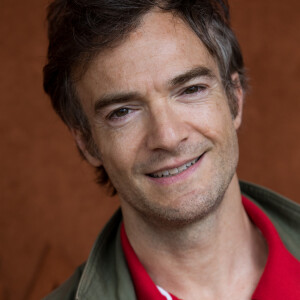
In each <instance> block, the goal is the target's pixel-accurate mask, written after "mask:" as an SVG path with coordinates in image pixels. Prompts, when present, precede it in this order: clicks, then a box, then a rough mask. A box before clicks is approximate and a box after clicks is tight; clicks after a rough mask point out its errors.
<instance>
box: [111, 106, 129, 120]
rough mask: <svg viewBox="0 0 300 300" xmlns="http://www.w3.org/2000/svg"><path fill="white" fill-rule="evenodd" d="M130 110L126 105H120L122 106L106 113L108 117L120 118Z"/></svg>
mask: <svg viewBox="0 0 300 300" xmlns="http://www.w3.org/2000/svg"><path fill="white" fill-rule="evenodd" d="M130 112H131V109H129V108H127V107H122V108H119V109H116V110H115V111H113V112H112V113H110V114H109V115H108V119H118V118H122V117H125V116H126V115H128V114H129V113H130Z"/></svg>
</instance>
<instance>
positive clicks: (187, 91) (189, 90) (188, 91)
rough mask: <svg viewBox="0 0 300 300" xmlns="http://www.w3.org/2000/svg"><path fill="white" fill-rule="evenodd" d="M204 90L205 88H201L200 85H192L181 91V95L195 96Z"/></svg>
mask: <svg viewBox="0 0 300 300" xmlns="http://www.w3.org/2000/svg"><path fill="white" fill-rule="evenodd" d="M205 89H206V87H205V86H202V85H192V86H190V87H188V88H186V89H185V90H184V91H183V94H185V95H191V94H196V93H199V92H202V91H205Z"/></svg>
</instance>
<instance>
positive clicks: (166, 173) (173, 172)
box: [147, 155, 202, 178]
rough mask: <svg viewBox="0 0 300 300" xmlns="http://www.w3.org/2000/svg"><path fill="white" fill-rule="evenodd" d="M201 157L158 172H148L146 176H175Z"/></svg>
mask: <svg viewBox="0 0 300 300" xmlns="http://www.w3.org/2000/svg"><path fill="white" fill-rule="evenodd" d="M201 157H202V155H201V156H199V157H197V158H195V159H193V160H191V161H189V162H187V163H185V164H183V165H181V166H179V167H177V168H173V169H168V170H163V171H160V172H156V173H150V174H147V175H148V176H150V177H152V178H163V177H172V176H176V175H178V174H180V173H182V172H184V171H185V170H187V169H189V168H190V167H191V166H192V165H194V164H195V163H197V161H198V160H199V159H200V158H201Z"/></svg>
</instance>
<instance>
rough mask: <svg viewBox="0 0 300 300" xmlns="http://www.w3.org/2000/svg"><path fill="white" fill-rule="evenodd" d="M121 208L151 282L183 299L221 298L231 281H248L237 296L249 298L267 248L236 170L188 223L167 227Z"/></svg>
mask: <svg viewBox="0 0 300 300" xmlns="http://www.w3.org/2000/svg"><path fill="white" fill-rule="evenodd" d="M123 214H124V224H125V228H126V232H127V236H128V239H129V241H130V243H131V245H132V247H133V249H134V250H135V252H136V254H137V256H138V258H139V259H140V261H141V263H142V264H143V266H144V267H145V269H146V270H147V272H148V274H149V275H150V277H151V278H152V280H153V281H154V282H155V284H157V285H159V286H161V287H163V288H164V289H165V290H168V291H169V292H171V293H173V294H175V295H177V296H178V297H180V298H184V299H199V298H201V299H221V298H222V299H223V298H224V293H226V297H228V293H229V292H228V291H229V287H230V286H232V290H233V291H234V292H235V293H236V292H237V286H240V287H245V286H247V288H245V289H242V290H241V291H239V295H238V297H240V296H241V295H242V294H243V295H246V297H248V298H250V296H251V294H252V292H253V291H254V289H255V286H256V285H257V282H258V280H259V278H260V276H261V273H262V271H263V268H264V265H265V262H266V257H267V248H266V243H265V241H264V239H263V237H262V236H261V234H260V232H259V231H258V230H257V229H256V227H255V226H254V225H253V224H252V223H251V221H250V220H249V218H248V216H247V214H246V212H245V210H244V207H243V205H242V202H241V194H240V189H239V185H238V180H237V177H236V176H234V178H233V180H232V182H231V183H230V185H229V187H228V189H227V191H226V193H225V196H224V198H223V200H222V202H221V203H220V205H219V206H218V208H217V209H215V210H214V211H213V212H212V213H211V214H209V215H208V216H206V217H205V218H202V219H201V220H199V221H197V222H194V223H192V224H188V225H186V226H182V227H177V228H173V229H172V230H171V229H170V228H168V229H166V228H164V227H158V226H153V225H152V224H150V223H148V222H147V221H145V220H144V219H143V218H139V217H136V216H130V215H129V214H128V213H127V211H126V213H124V212H123ZM262 254H263V255H262ZM182 278H185V280H184V281H183V280H182ZM243 280H244V282H243ZM245 282H247V284H246V285H245V284H243V283H245ZM193 295H195V296H194V297H193ZM199 296H201V297H199ZM238 297H237V299H241V298H238ZM234 298H235V296H234V295H231V298H230V299H234Z"/></svg>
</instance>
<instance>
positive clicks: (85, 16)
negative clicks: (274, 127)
mask: <svg viewBox="0 0 300 300" xmlns="http://www.w3.org/2000/svg"><path fill="white" fill-rule="evenodd" d="M155 7H156V8H160V9H161V10H163V11H166V12H172V13H173V14H174V15H176V16H179V17H180V18H181V19H183V20H184V21H185V22H186V23H187V24H188V25H189V26H190V28H191V29H192V30H193V31H194V32H195V33H196V34H197V36H198V37H199V38H200V39H201V41H202V42H203V43H204V45H205V46H206V48H207V49H208V51H209V53H210V54H211V55H212V56H213V57H214V58H215V60H216V61H217V63H218V67H219V71H220V75H221V78H222V81H223V85H224V89H225V91H226V94H227V97H228V100H229V106H230V109H231V113H232V115H233V117H234V116H236V113H237V101H236V98H235V97H234V89H235V87H236V84H237V82H232V79H231V75H232V74H233V73H234V72H237V73H238V74H239V81H240V84H241V87H242V88H243V89H244V90H245V89H246V75H245V70H244V63H243V58H242V54H241V50H240V47H239V44H238V41H237V39H236V37H235V35H234V33H233V31H232V30H231V28H230V18H229V6H228V3H227V1H226V0H223V1H222V0H194V1H193V0H54V2H53V3H52V4H50V5H49V7H48V16H47V20H48V25H49V27H48V38H49V48H48V63H47V64H46V66H45V67H44V89H45V92H46V93H47V94H49V96H50V98H51V101H52V105H53V108H54V109H55V111H56V112H57V113H58V115H59V116H60V117H61V119H62V120H63V121H64V122H65V123H66V124H67V126H68V127H69V128H73V129H77V130H79V131H80V132H81V133H82V136H83V138H84V139H85V141H86V144H87V147H88V150H89V151H90V152H91V154H93V155H96V156H97V155H98V152H97V148H96V146H95V144H94V141H93V138H92V134H91V130H90V125H89V122H88V119H87V117H86V115H85V113H84V111H83V109H82V107H81V104H80V100H79V99H78V97H77V95H76V89H75V78H74V70H75V69H76V70H78V69H79V68H80V69H81V70H82V71H83V72H84V70H85V69H86V67H87V66H88V63H89V62H90V61H91V60H92V59H93V57H94V56H95V55H96V54H98V53H99V52H101V51H102V50H103V49H106V48H108V47H116V46H117V45H118V43H121V42H122V41H123V40H124V39H126V37H127V36H128V34H129V33H130V32H132V31H133V30H134V29H136V28H137V27H138V26H139V23H140V20H141V19H142V17H143V16H144V15H145V14H146V13H148V12H149V11H150V10H152V9H154V8H155ZM97 173H98V183H100V184H109V185H110V186H111V187H112V185H111V183H110V180H109V178H108V175H107V173H106V171H105V170H104V168H103V167H99V168H97ZM112 188H113V187H112ZM115 193H116V191H115V189H114V188H113V194H115Z"/></svg>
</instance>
